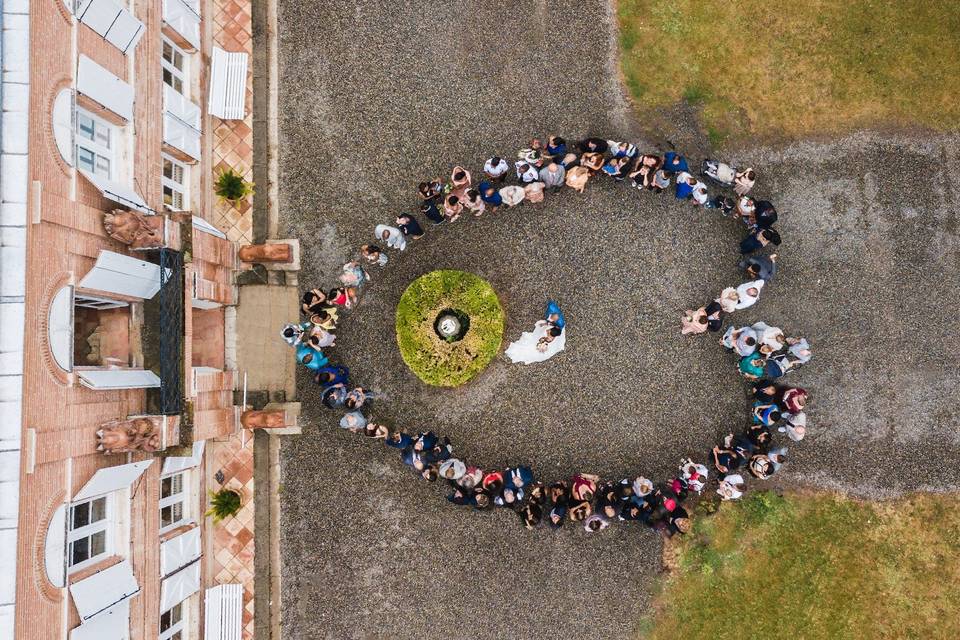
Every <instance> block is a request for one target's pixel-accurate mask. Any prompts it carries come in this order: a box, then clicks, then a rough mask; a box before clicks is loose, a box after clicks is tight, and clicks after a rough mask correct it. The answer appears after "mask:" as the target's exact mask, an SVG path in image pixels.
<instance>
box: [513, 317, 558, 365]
mask: <svg viewBox="0 0 960 640" xmlns="http://www.w3.org/2000/svg"><path fill="white" fill-rule="evenodd" d="M549 328H550V325H549V324H548V323H547V322H546V321H545V320H540V321H539V322H537V324H536V326H535V327H534V328H533V331H524V332H523V334H521V335H520V339H519V340H517V341H516V342H511V343H510V346H509V347H507V350H506V352H505V353H506V356H507V357H508V358H510V360H511V361H512V362H514V363H516V362H520V363H523V364H532V363H534V362H543V361H544V360H547V359H549V358H552V357H553V356H554V355H555V354H557V353H559V352H561V351H563V347H564V346H565V345H566V343H567V331H566V329H563V330H561V331H560V335H559V336H557V337H556V338H554V339H553V341H552V342H548V343H547V348H546V349H545V350H544V351H539V350H538V349H537V343H538V342H540V338H542V337H543V336H545V335H547V330H548V329H549Z"/></svg>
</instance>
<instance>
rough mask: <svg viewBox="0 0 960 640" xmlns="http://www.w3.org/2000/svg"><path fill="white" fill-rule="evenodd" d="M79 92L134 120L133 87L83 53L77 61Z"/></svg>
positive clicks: (125, 118) (124, 117) (119, 114)
mask: <svg viewBox="0 0 960 640" xmlns="http://www.w3.org/2000/svg"><path fill="white" fill-rule="evenodd" d="M77 92H78V93H80V94H82V95H85V96H87V97H88V98H90V99H91V100H93V101H94V102H96V103H97V104H100V105H102V106H104V107H105V108H107V109H109V110H110V111H112V112H114V113H115V114H117V115H118V116H120V117H121V118H123V119H124V120H127V121H130V120H133V87H132V86H130V85H129V84H127V83H126V82H124V81H123V80H121V79H120V78H118V77H117V76H115V75H113V74H112V73H110V72H109V71H107V70H106V69H104V68H103V67H101V66H100V65H98V64H97V63H96V62H94V61H93V60H91V59H90V58H88V57H87V56H85V55H83V54H82V53H81V54H80V57H79V59H78V61H77Z"/></svg>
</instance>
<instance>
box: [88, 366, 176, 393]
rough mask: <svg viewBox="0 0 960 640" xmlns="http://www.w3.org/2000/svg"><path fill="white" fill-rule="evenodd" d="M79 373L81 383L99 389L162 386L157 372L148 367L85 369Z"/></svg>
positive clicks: (152, 387)
mask: <svg viewBox="0 0 960 640" xmlns="http://www.w3.org/2000/svg"><path fill="white" fill-rule="evenodd" d="M77 373H78V375H79V376H80V384H82V385H83V386H85V387H89V388H90V389H97V390H99V391H111V390H116V389H155V388H157V387H159V386H160V378H159V377H158V376H157V374H155V373H154V372H153V371H148V370H146V369H83V370H81V371H79V372H77Z"/></svg>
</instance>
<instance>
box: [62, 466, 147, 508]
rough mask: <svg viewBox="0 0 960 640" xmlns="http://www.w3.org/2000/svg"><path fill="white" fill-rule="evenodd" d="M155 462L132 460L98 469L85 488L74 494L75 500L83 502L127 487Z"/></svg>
mask: <svg viewBox="0 0 960 640" xmlns="http://www.w3.org/2000/svg"><path fill="white" fill-rule="evenodd" d="M151 464H153V460H144V461H142V462H131V463H130V464H121V465H118V466H115V467H107V468H105V469H97V472H96V473H95V474H93V477H92V478H90V480H89V481H88V482H87V484H85V485H83V488H82V489H80V491H78V492H77V495H75V496H73V500H72V501H73V502H81V501H83V500H86V499H88V498H93V497H95V496H101V495H103V494H105V493H110V492H111V491H119V490H120V489H126V488H127V487H129V486H130V485H131V484H133V483H134V482H136V481H137V480H139V479H140V476H142V475H143V472H144V471H146V470H147V467H149V466H150V465H151Z"/></svg>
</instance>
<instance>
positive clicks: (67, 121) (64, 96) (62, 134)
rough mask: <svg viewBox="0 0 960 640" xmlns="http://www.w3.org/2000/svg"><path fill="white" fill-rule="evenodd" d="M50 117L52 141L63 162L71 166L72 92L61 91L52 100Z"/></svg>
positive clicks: (69, 90)
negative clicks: (55, 144)
mask: <svg viewBox="0 0 960 640" xmlns="http://www.w3.org/2000/svg"><path fill="white" fill-rule="evenodd" d="M50 117H51V119H52V121H53V141H54V142H56V143H57V151H59V152H60V157H61V158H63V160H64V162H66V163H67V164H69V165H73V90H72V89H61V90H60V92H59V93H57V97H56V98H54V99H53V109H52V111H51V114H50Z"/></svg>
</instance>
